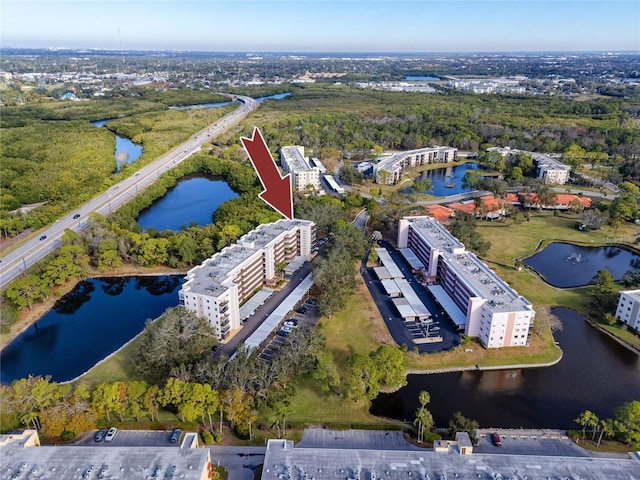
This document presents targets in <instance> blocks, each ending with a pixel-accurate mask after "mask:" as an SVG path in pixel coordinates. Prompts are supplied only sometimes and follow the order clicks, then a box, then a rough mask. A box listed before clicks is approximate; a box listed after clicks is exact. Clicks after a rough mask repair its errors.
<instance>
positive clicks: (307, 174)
mask: <svg viewBox="0 0 640 480" xmlns="http://www.w3.org/2000/svg"><path fill="white" fill-rule="evenodd" d="M315 161H316V160H315V159H314V160H313V162H312V161H310V160H309V158H307V157H305V156H304V147H303V146H300V145H294V146H288V147H282V148H281V149H280V164H281V165H282V169H283V170H284V171H285V172H287V173H290V174H291V184H292V185H293V189H294V190H309V189H310V188H312V189H315V190H320V174H321V169H320V168H319V167H317V166H316V165H315ZM318 162H319V160H318Z"/></svg>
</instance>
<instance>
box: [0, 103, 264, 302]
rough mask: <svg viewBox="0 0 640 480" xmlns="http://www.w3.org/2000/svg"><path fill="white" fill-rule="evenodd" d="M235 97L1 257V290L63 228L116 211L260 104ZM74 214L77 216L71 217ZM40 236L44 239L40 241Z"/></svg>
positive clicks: (56, 242)
mask: <svg viewBox="0 0 640 480" xmlns="http://www.w3.org/2000/svg"><path fill="white" fill-rule="evenodd" d="M237 99H238V100H240V102H241V104H240V107H238V108H237V109H235V110H234V111H233V112H231V113H229V114H227V115H225V116H224V117H222V118H220V119H218V120H217V121H216V122H215V123H214V124H212V125H209V126H208V127H206V128H204V129H202V130H201V131H199V132H198V133H196V134H194V135H193V136H191V137H190V138H189V139H188V140H187V141H185V142H183V143H182V144H180V145H178V146H176V147H174V148H172V149H171V150H169V151H168V152H167V153H165V154H164V155H162V156H160V157H159V158H157V159H156V160H154V161H153V162H152V163H150V164H148V165H146V166H144V167H143V168H141V169H140V170H138V172H136V173H135V175H132V176H131V177H129V178H126V179H124V180H122V181H121V182H120V183H118V184H116V185H114V186H112V187H110V188H109V189H108V190H107V191H105V192H103V193H101V194H100V195H98V196H96V197H94V198H92V199H91V200H89V201H88V202H86V203H85V204H83V205H81V206H80V207H78V208H77V209H76V210H74V211H73V212H71V213H69V214H68V215H66V216H65V217H63V218H61V219H59V220H57V221H56V222H55V223H54V224H52V225H50V226H48V227H47V228H45V229H43V230H40V231H39V232H38V234H37V235H36V236H35V237H34V238H32V239H30V240H28V241H26V242H24V243H23V244H21V245H20V246H19V247H18V248H16V249H15V250H13V251H11V252H10V253H8V254H7V255H4V256H3V257H2V258H1V259H0V260H1V262H2V263H0V289H2V288H4V287H6V286H7V284H8V283H9V282H11V281H13V280H14V279H15V278H16V277H17V276H18V275H20V273H22V272H23V271H25V270H27V269H28V268H29V267H31V266H32V265H33V264H34V263H36V262H37V261H39V260H41V259H43V258H44V257H46V256H47V255H49V254H50V253H51V252H53V251H54V250H55V249H56V248H58V247H59V246H60V237H61V236H62V234H63V233H64V230H65V229H66V228H70V229H72V230H75V231H76V232H78V231H80V230H82V229H83V228H84V227H85V226H86V224H87V219H88V218H89V214H90V213H91V212H97V213H101V214H103V215H108V214H110V213H111V212H113V211H115V210H117V209H118V208H119V207H120V206H121V205H123V204H124V203H126V202H128V201H130V200H131V199H132V198H134V197H135V196H136V195H137V194H138V192H139V191H141V190H143V189H145V188H146V187H148V186H149V185H151V184H152V183H153V182H155V181H156V180H157V179H158V178H160V175H161V174H162V173H164V172H166V171H167V170H170V169H171V168H173V167H175V166H176V165H179V164H180V163H181V162H182V161H183V160H184V159H186V158H187V157H189V156H190V155H191V154H193V153H194V152H197V151H198V150H200V147H201V146H202V144H203V143H205V142H209V141H211V139H213V138H215V137H216V136H218V135H220V134H221V133H222V132H223V131H225V130H226V129H228V128H229V127H230V126H232V125H234V124H236V123H238V122H239V121H240V120H242V119H243V118H244V117H246V116H247V115H248V114H249V113H250V112H251V111H253V110H255V108H257V106H258V105H259V103H258V102H257V101H255V100H254V99H252V98H249V97H240V96H238V97H237ZM76 216H77V217H78V218H74V217H76ZM43 237H44V238H43ZM40 238H43V239H42V240H39V239H40Z"/></svg>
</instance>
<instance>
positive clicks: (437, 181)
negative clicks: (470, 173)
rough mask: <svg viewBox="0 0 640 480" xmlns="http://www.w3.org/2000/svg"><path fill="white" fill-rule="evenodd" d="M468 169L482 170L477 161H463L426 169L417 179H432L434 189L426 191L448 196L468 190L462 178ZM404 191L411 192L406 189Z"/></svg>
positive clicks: (438, 195) (439, 195)
mask: <svg viewBox="0 0 640 480" xmlns="http://www.w3.org/2000/svg"><path fill="white" fill-rule="evenodd" d="M467 170H482V167H481V166H480V165H479V164H477V163H473V162H470V163H463V164H462V165H455V166H448V167H440V168H434V169H432V170H425V171H424V172H422V173H421V174H420V176H419V177H418V178H416V179H415V181H424V180H426V179H430V180H431V182H432V184H433V190H431V191H429V192H426V193H429V194H431V195H435V196H436V197H446V196H449V195H457V194H459V193H464V192H467V191H468V189H465V188H462V178H463V177H464V174H465V173H467ZM402 193H409V190H408V189H406V190H404V191H403V192H402Z"/></svg>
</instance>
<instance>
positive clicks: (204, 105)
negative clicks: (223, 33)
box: [169, 101, 233, 110]
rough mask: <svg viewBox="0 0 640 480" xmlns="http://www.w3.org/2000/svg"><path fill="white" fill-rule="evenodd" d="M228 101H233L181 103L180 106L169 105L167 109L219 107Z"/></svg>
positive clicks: (227, 103)
mask: <svg viewBox="0 0 640 480" xmlns="http://www.w3.org/2000/svg"><path fill="white" fill-rule="evenodd" d="M230 103H233V102H231V101H229V102H218V103H198V104H196V105H183V106H181V107H169V110H195V109H199V108H220V107H224V106H225V105H229V104H230Z"/></svg>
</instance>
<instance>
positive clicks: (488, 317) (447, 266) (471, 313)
mask: <svg viewBox="0 0 640 480" xmlns="http://www.w3.org/2000/svg"><path fill="white" fill-rule="evenodd" d="M398 248H399V249H402V248H409V249H410V250H411V251H412V252H413V253H414V254H415V255H416V257H418V259H419V260H420V261H421V262H422V264H423V265H424V273H425V274H426V275H425V276H427V277H430V278H432V279H435V280H436V281H437V282H439V284H440V287H442V289H443V290H444V292H445V293H446V294H447V295H448V296H449V297H450V298H451V300H453V302H454V303H455V305H456V306H457V307H458V308H459V309H460V310H461V311H462V313H463V314H464V315H466V324H465V325H464V332H465V335H468V336H471V337H478V338H479V339H480V341H482V343H483V344H484V345H485V346H487V347H488V348H500V347H509V346H521V345H527V344H528V343H529V340H530V335H531V329H532V326H533V319H534V317H535V311H534V310H533V306H532V305H531V303H530V302H529V301H527V299H525V298H524V297H522V296H520V295H518V293H517V292H516V291H515V290H513V289H512V288H511V287H509V285H507V284H506V283H505V282H504V281H503V280H502V279H500V277H498V276H497V275H496V274H495V273H494V272H493V271H492V270H491V269H490V268H489V267H487V265H485V264H484V263H483V262H482V261H481V260H480V259H478V257H476V256H475V255H474V254H473V253H471V252H468V251H466V249H465V246H464V245H463V244H462V243H461V242H460V241H459V240H458V239H456V238H455V237H454V236H453V235H451V234H450V233H449V232H448V231H447V230H446V229H445V228H444V227H443V226H442V225H440V223H438V221H437V220H435V219H434V218H431V217H405V218H402V219H400V222H399V225H398Z"/></svg>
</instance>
